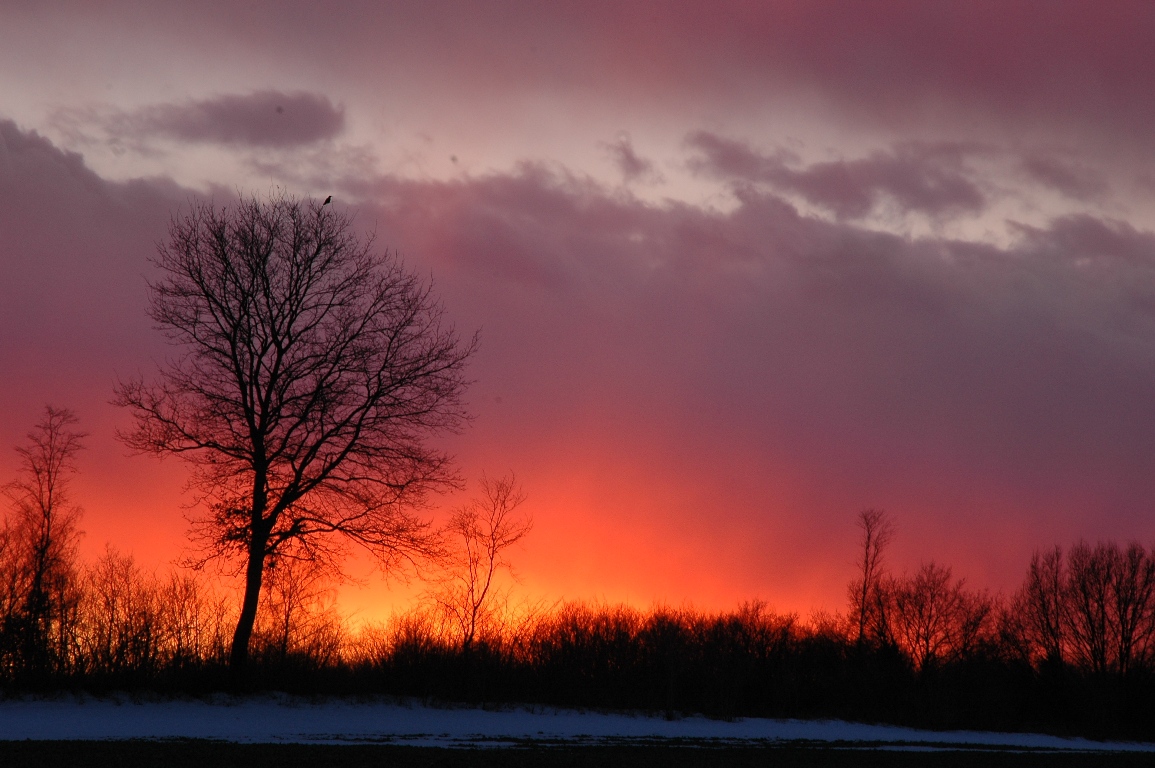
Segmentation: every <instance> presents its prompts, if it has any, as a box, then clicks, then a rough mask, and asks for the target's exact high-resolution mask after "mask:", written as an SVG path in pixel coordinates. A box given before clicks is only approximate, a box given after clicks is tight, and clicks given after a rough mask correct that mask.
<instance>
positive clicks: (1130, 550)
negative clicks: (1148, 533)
mask: <svg viewBox="0 0 1155 768" xmlns="http://www.w3.org/2000/svg"><path fill="white" fill-rule="evenodd" d="M1112 546H1114V545H1112ZM1111 593H1112V598H1113V599H1112V603H1113V605H1112V608H1113V609H1114V614H1115V624H1116V647H1115V659H1116V667H1117V669H1118V670H1119V674H1121V675H1127V674H1129V673H1130V672H1132V670H1133V669H1134V667H1135V665H1136V664H1137V663H1140V662H1142V661H1143V660H1144V658H1145V657H1146V655H1147V654H1148V653H1149V651H1150V646H1151V641H1152V635H1153V631H1155V627H1153V626H1152V624H1153V621H1155V561H1153V560H1152V559H1151V553H1149V552H1146V551H1144V549H1143V546H1142V545H1141V544H1139V543H1137V542H1131V544H1129V545H1128V546H1127V549H1126V551H1124V552H1121V553H1120V555H1119V558H1118V567H1117V568H1116V570H1115V581H1114V583H1113V584H1112V588H1111Z"/></svg>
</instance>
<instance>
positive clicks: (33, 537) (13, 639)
mask: <svg viewBox="0 0 1155 768" xmlns="http://www.w3.org/2000/svg"><path fill="white" fill-rule="evenodd" d="M76 423H77V419H76V416H74V415H73V413H72V411H70V410H68V409H66V408H60V409H58V408H53V407H51V406H48V407H46V408H45V409H44V418H43V419H41V420H40V421H39V422H38V423H37V424H36V427H35V428H34V429H33V430H32V431H31V432H29V433H28V436H27V442H26V443H25V444H24V445H21V446H19V447H18V448H17V449H16V452H17V453H18V454H20V473H19V475H18V476H17V478H16V479H15V480H13V481H12V482H10V483H8V484H7V485H5V486H3V492H4V495H6V496H7V497H8V499H9V501H10V502H11V504H12V507H11V510H12V515H11V517H8V518H6V519H5V525H4V530H3V532H2V533H0V539H2V541H3V546H2V547H0V549H2V550H3V554H4V558H3V560H4V564H3V567H2V568H0V571H2V572H3V582H4V584H3V586H4V593H5V598H4V600H3V603H4V606H3V607H4V616H3V619H4V626H3V628H2V629H3V637H4V639H5V640H6V641H7V642H6V643H5V644H6V645H7V646H8V651H9V653H12V654H14V657H13V662H14V664H15V666H16V667H18V668H20V669H22V670H24V671H27V672H32V673H43V672H47V671H50V669H51V668H52V667H54V666H58V665H59V664H60V663H62V662H64V661H65V658H64V657H65V656H66V650H65V647H66V646H67V644H68V640H67V635H68V634H69V632H70V629H71V628H70V627H69V626H67V625H68V624H69V623H70V622H71V621H72V614H74V613H75V610H74V609H75V602H76V595H75V593H76V567H75V560H76V544H77V539H79V537H80V531H79V530H78V529H77V523H78V521H79V519H80V515H81V510H80V508H79V507H76V506H73V505H72V503H71V500H70V499H69V496H68V483H69V480H70V479H71V476H72V474H73V473H75V472H76V464H75V459H76V454H77V453H78V452H79V451H80V449H81V448H82V447H83V445H82V442H83V438H84V437H85V435H84V434H83V433H80V432H77V431H75V430H74V427H75V425H76Z"/></svg>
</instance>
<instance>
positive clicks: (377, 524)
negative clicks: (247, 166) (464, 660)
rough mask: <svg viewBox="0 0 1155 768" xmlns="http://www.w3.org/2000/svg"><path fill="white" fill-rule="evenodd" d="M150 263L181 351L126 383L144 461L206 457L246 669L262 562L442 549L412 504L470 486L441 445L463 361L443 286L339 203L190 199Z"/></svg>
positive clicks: (455, 412) (453, 417)
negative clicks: (350, 545)
mask: <svg viewBox="0 0 1155 768" xmlns="http://www.w3.org/2000/svg"><path fill="white" fill-rule="evenodd" d="M154 263H155V264H156V266H157V267H158V269H159V270H160V272H161V274H162V277H161V279H160V280H158V281H157V282H155V283H153V284H151V285H150V288H151V291H152V302H151V307H150V314H151V316H152V318H153V320H154V321H156V323H157V325H158V327H159V328H160V329H161V330H163V331H164V333H165V334H166V335H167V336H168V338H169V340H170V342H172V343H173V344H175V345H176V346H178V347H179V348H180V349H181V350H182V351H181V354H180V355H179V356H177V357H176V358H175V359H173V360H171V361H169V362H168V363H167V364H166V365H165V366H164V367H163V368H162V369H161V372H160V378H159V380H158V381H156V382H154V383H148V382H146V381H144V380H143V379H141V378H137V379H134V380H130V381H128V382H127V383H122V384H120V385H119V386H118V388H117V402H118V403H119V404H120V405H123V406H127V407H128V408H130V409H131V410H132V412H133V414H134V417H135V427H134V428H133V429H132V430H131V431H129V432H127V433H124V434H122V435H121V437H122V439H124V441H125V442H126V443H127V444H128V445H129V446H130V447H132V448H134V449H135V450H137V451H139V452H143V453H152V454H157V455H166V454H173V455H177V456H180V457H181V458H183V459H185V460H186V461H188V462H189V463H190V464H191V465H192V467H193V476H192V486H193V488H194V489H195V490H196V491H198V497H197V501H198V502H200V508H201V509H204V510H206V512H207V514H204V515H202V516H197V517H194V519H193V525H194V529H193V530H194V534H195V535H197V536H198V538H199V539H200V541H201V543H202V544H203V545H205V547H206V557H208V556H226V557H228V556H231V557H235V558H237V559H239V560H240V561H241V563H243V570H244V578H245V582H244V598H243V601H242V604H241V610H240V614H239V617H238V620H237V626H236V631H235V632H234V635H233V643H232V651H231V655H230V664H231V666H232V667H233V669H234V671H236V672H239V671H240V670H242V669H243V668H244V666H245V664H246V661H247V659H248V655H249V641H250V639H251V637H252V632H253V622H254V620H255V618H256V616H257V606H258V602H259V600H260V596H261V583H262V577H263V575H264V571H265V567H266V566H267V565H268V564H269V563H271V562H274V561H275V560H277V559H278V558H283V557H296V558H303V559H316V558H322V559H329V560H330V561H333V562H335V559H336V557H337V556H338V554H339V552H340V549H341V548H342V543H343V542H355V543H357V544H360V545H364V546H365V547H367V548H369V549H370V550H371V551H373V552H374V553H375V554H376V555H377V556H378V558H379V560H380V562H381V564H382V567H385V568H388V567H391V566H393V565H396V564H398V562H399V561H405V560H407V559H408V560H412V559H413V558H420V557H423V556H426V555H429V554H431V553H432V552H433V549H434V546H435V544H436V538H435V537H434V536H433V535H432V531H431V530H430V527H429V523H428V522H427V521H425V520H423V519H421V518H420V517H419V516H418V515H417V514H416V510H417V509H418V508H419V505H420V504H421V502H422V501H423V499H424V498H425V497H426V495H427V493H428V492H430V491H433V490H437V489H442V488H444V487H446V486H449V485H456V484H457V479H456V477H455V475H454V474H453V472H452V469H451V466H450V462H449V458H448V456H446V455H445V454H444V453H443V452H441V451H438V450H436V449H434V448H432V447H430V445H429V444H428V438H429V437H430V436H431V435H434V434H437V433H439V432H442V431H445V430H455V429H457V428H458V427H459V426H460V424H461V423H462V422H463V420H464V419H466V418H467V415H466V413H465V410H464V406H463V404H462V401H461V394H462V392H463V390H464V387H465V383H466V382H465V380H464V378H463V371H464V366H465V363H466V360H467V359H468V358H469V356H470V355H471V354H472V352H473V350H474V349H475V347H476V337H474V339H473V340H472V341H470V342H467V343H464V344H463V343H462V342H460V341H459V339H458V337H457V334H456V333H455V332H454V330H453V328H452V327H450V326H449V325H447V323H446V322H445V319H444V313H443V311H442V309H441V307H440V305H439V304H438V303H437V302H436V301H435V300H434V298H433V295H432V293H431V292H430V288H429V287H428V286H426V285H425V284H423V283H422V281H421V280H419V279H418V278H417V277H416V276H414V275H413V274H411V273H409V272H408V271H406V270H405V268H404V267H403V266H402V264H401V263H400V262H399V261H398V260H397V258H396V257H394V256H392V255H390V254H383V255H382V254H379V253H377V252H376V251H374V249H373V246H372V240H371V239H366V238H363V237H360V236H358V235H357V234H355V232H354V231H353V230H352V226H351V221H350V220H349V218H348V217H347V216H345V215H343V214H341V213H338V212H335V211H334V210H333V208H332V206H322V205H321V204H319V203H317V202H316V201H311V200H310V201H300V200H296V199H293V198H290V197H288V196H285V195H279V196H274V197H272V198H270V199H264V200H262V199H257V198H252V199H248V200H242V201H240V202H239V203H237V204H236V205H234V206H233V207H232V208H221V209H218V208H215V207H213V206H212V205H210V204H206V203H199V202H196V203H193V204H192V209H191V211H190V213H189V214H188V215H187V216H185V217H184V218H181V219H179V220H174V221H173V223H172V224H171V226H170V231H169V239H168V241H167V243H165V244H162V245H161V246H160V247H159V249H158V254H157V256H156V257H155V259H154Z"/></svg>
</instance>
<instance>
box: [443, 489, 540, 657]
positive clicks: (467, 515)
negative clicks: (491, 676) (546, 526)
mask: <svg viewBox="0 0 1155 768" xmlns="http://www.w3.org/2000/svg"><path fill="white" fill-rule="evenodd" d="M525 498H526V497H525V492H524V491H523V490H522V488H521V486H519V485H518V484H517V480H516V478H515V477H514V475H513V473H510V474H509V475H507V476H505V477H502V478H499V479H497V480H491V479H489V478H487V477H482V478H481V495H480V496H479V497H478V498H475V499H473V500H472V501H470V502H469V503H468V504H466V505H464V506H462V507H460V508H458V509H457V510H456V511H455V512H454V513H453V517H452V519H451V520H450V521H449V525H448V527H447V531H446V533H447V534H448V535H449V536H450V537H452V538H453V539H455V540H456V547H457V548H456V549H455V550H453V551H451V553H450V555H449V558H450V559H449V562H448V570H447V573H446V575H445V577H444V578H443V579H442V581H441V583H440V584H439V585H438V587H437V588H436V589H435V591H434V592H433V598H434V600H436V602H437V604H438V606H440V607H441V609H442V611H444V613H445V614H446V616H447V617H448V618H449V620H450V622H451V624H452V625H453V627H454V628H455V629H456V630H457V633H458V635H459V637H460V638H461V649H462V653H463V654H465V656H467V657H468V655H469V653H470V651H471V649H472V648H473V643H474V641H475V640H476V638H477V635H478V632H479V631H480V630H481V629H482V628H483V627H484V626H485V624H486V623H487V622H488V621H489V620H490V619H491V618H492V613H493V608H494V603H495V597H496V594H495V593H496V589H495V585H494V578H495V577H496V576H497V574H498V572H499V571H501V570H507V571H512V565H511V564H510V562H509V561H508V560H507V559H506V551H507V550H508V549H509V548H510V547H512V546H513V545H514V544H516V543H517V542H518V541H520V540H521V539H522V538H523V537H524V536H525V535H526V534H527V533H529V531H530V529H531V528H532V527H533V519H532V518H531V517H530V516H529V515H527V514H524V513H522V512H521V511H520V509H519V508H520V507H521V505H522V504H523V503H524V502H525Z"/></svg>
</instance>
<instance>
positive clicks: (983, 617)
mask: <svg viewBox="0 0 1155 768" xmlns="http://www.w3.org/2000/svg"><path fill="white" fill-rule="evenodd" d="M890 599H891V601H892V604H893V605H892V609H893V610H892V614H893V615H892V617H891V618H892V622H893V624H892V626H893V628H894V633H895V638H896V639H897V640H898V644H899V646H900V647H901V648H902V649H903V650H904V651H905V652H906V653H907V655H908V656H909V657H910V660H911V662H912V663H913V664H914V666H915V668H916V669H918V670H919V671H920V672H921V671H922V670H924V669H926V668H927V667H928V666H930V665H932V664H935V663H943V662H949V661H954V660H956V659H959V658H962V657H963V656H965V655H966V654H967V653H969V652H970V651H972V650H973V649H974V647H975V646H976V644H977V642H978V640H979V639H980V638H981V637H982V636H983V635H984V633H985V632H986V631H987V628H988V625H989V623H990V619H991V615H992V613H993V607H994V606H993V604H992V602H991V599H990V598H989V597H988V596H987V595H986V594H985V593H982V592H971V591H969V590H967V589H966V581H965V580H964V579H953V578H952V577H951V569H950V568H949V567H948V566H942V565H936V564H935V563H934V562H930V563H927V564H926V565H923V566H922V567H921V568H920V569H919V570H918V573H916V574H915V575H914V576H910V577H906V578H902V579H898V580H897V581H896V582H895V584H894V587H893V589H892V593H891V595H890Z"/></svg>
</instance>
